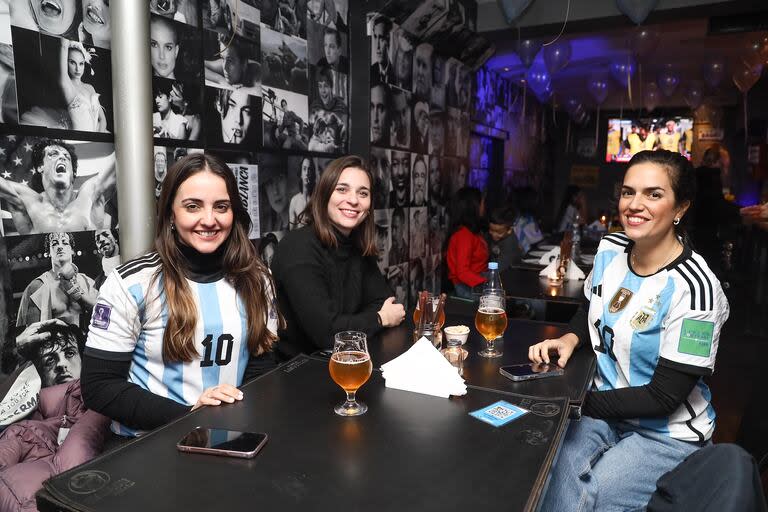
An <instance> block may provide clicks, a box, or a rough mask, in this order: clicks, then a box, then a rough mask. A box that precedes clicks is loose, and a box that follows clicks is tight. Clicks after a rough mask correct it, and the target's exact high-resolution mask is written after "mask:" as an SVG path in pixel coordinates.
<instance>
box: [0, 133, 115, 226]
mask: <svg viewBox="0 0 768 512" xmlns="http://www.w3.org/2000/svg"><path fill="white" fill-rule="evenodd" d="M0 150H2V153H0V217H2V219H3V224H4V226H3V232H4V233H5V236H9V235H27V234H33V233H50V232H58V231H83V230H92V229H102V228H107V227H112V226H114V225H115V224H116V223H117V210H116V201H117V199H116V194H115V187H116V181H117V178H116V173H115V156H114V145H113V144H109V143H100V142H80V141H62V140H56V139H48V138H36V137H21V136H15V135H6V136H4V137H0Z"/></svg>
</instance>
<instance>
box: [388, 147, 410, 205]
mask: <svg viewBox="0 0 768 512" xmlns="http://www.w3.org/2000/svg"><path fill="white" fill-rule="evenodd" d="M390 154H391V157H390V168H391V170H392V173H391V174H392V191H391V192H390V194H389V207H390V208H395V207H406V206H408V205H409V204H410V201H411V196H410V192H409V189H410V185H411V153H408V152H407V151H399V150H395V149H393V150H392V152H391V153H390Z"/></svg>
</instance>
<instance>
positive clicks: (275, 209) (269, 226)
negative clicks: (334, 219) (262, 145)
mask: <svg viewBox="0 0 768 512" xmlns="http://www.w3.org/2000/svg"><path fill="white" fill-rule="evenodd" d="M298 191H299V183H298V177H297V176H296V175H295V174H294V173H289V172H288V170H287V161H286V157H285V156H282V155H275V154H260V155H259V205H260V207H259V218H260V229H261V236H262V237H263V236H264V234H265V233H271V232H282V231H288V229H290V220H291V218H290V201H291V198H292V197H293V196H294V195H295V194H296V193H297V192H298Z"/></svg>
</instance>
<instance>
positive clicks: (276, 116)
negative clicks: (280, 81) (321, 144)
mask: <svg viewBox="0 0 768 512" xmlns="http://www.w3.org/2000/svg"><path fill="white" fill-rule="evenodd" d="M262 93H263V94H262V98H263V106H262V116H263V126H264V146H265V147H268V148H282V149H293V150H302V151H306V149H307V147H308V145H309V133H310V129H309V127H308V121H309V115H308V112H307V110H308V99H307V97H306V96H304V95H302V94H297V93H295V92H290V91H283V90H280V89H273V88H271V87H264V88H263V89H262Z"/></svg>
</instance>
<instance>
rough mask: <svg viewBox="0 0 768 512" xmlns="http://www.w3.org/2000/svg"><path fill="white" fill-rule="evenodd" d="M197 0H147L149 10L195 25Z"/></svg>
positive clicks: (164, 16)
mask: <svg viewBox="0 0 768 512" xmlns="http://www.w3.org/2000/svg"><path fill="white" fill-rule="evenodd" d="M197 6H198V1H197V0H149V12H151V13H152V14H157V15H158V16H162V17H163V18H168V19H171V20H173V21H179V22H181V23H186V24H187V25H192V26H194V27H196V26H197Z"/></svg>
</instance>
